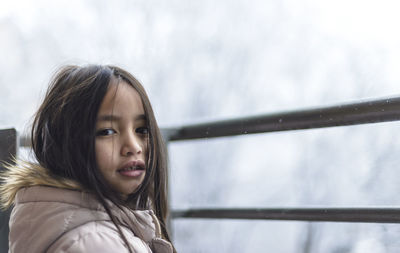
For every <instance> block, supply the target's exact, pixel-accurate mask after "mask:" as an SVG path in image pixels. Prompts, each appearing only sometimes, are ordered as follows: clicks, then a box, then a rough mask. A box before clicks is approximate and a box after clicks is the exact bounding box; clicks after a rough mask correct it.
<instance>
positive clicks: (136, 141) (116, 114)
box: [0, 65, 175, 253]
mask: <svg viewBox="0 0 400 253" xmlns="http://www.w3.org/2000/svg"><path fill="white" fill-rule="evenodd" d="M32 149H33V153H34V155H35V158H36V160H37V163H28V162H23V161H16V164H15V165H13V166H8V170H7V171H6V172H5V173H3V174H2V176H1V179H2V181H3V184H2V185H1V188H0V194H1V195H0V196H1V202H2V204H3V208H8V207H10V206H12V205H13V206H14V207H13V210H12V213H11V217H10V222H9V226H10V234H9V252H18V253H19V252H175V249H174V247H173V246H172V244H171V243H170V239H169V236H168V232H167V228H166V225H165V223H166V216H167V212H168V208H167V207H168V204H167V174H168V172H167V161H166V151H165V147H164V143H163V140H162V137H161V134H160V131H159V128H158V126H157V123H156V120H155V117H154V113H153V110H152V107H151V105H150V101H149V99H148V97H147V95H146V92H145V91H144V89H143V87H142V85H141V84H140V83H139V82H138V81H137V80H136V79H135V78H134V77H133V76H132V75H131V74H129V73H128V72H127V71H125V70H123V69H121V68H118V67H115V66H97V65H90V66H84V67H79V66H66V67H63V68H61V69H60V70H59V71H58V72H57V73H56V75H55V76H54V78H53V80H52V82H51V83H50V87H49V89H48V91H47V93H46V97H45V99H44V101H43V103H42V105H41V106H40V108H39V110H38V112H37V114H36V116H35V118H34V121H33V127H32Z"/></svg>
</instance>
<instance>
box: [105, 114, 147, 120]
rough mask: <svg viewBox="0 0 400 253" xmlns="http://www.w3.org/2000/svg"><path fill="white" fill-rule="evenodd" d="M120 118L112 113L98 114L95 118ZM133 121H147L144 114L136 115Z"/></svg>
mask: <svg viewBox="0 0 400 253" xmlns="http://www.w3.org/2000/svg"><path fill="white" fill-rule="evenodd" d="M120 119H121V117H120V116H117V115H112V114H106V115H100V116H99V117H98V118H97V121H119V120H120ZM134 120H135V121H139V120H145V121H147V117H146V115H144V114H139V115H138V116H136V117H135V119H134Z"/></svg>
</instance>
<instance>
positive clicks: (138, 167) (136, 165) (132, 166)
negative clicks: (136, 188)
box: [117, 160, 146, 177]
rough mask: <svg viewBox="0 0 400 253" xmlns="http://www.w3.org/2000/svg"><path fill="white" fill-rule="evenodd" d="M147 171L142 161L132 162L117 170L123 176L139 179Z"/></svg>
mask: <svg viewBox="0 0 400 253" xmlns="http://www.w3.org/2000/svg"><path fill="white" fill-rule="evenodd" d="M145 170H146V167H145V164H144V162H143V161H141V160H135V161H130V162H128V163H126V164H124V165H123V166H122V167H121V168H119V169H118V170H117V172H119V173H120V174H121V175H123V176H127V177H138V176H140V175H142V173H144V172H145Z"/></svg>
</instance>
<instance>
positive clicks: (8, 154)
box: [0, 128, 18, 252]
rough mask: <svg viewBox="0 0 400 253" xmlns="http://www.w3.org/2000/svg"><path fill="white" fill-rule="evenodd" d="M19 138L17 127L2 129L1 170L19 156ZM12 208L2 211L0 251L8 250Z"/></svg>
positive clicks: (0, 147) (0, 133)
mask: <svg viewBox="0 0 400 253" xmlns="http://www.w3.org/2000/svg"><path fill="white" fill-rule="evenodd" d="M17 150H18V139H17V131H16V130H15V129H13V128H12V129H2V130H0V161H1V163H0V170H1V171H2V170H3V169H4V167H3V163H4V162H6V163H12V161H13V160H12V158H13V157H16V156H17ZM10 212H11V209H9V210H7V211H4V212H0V252H8V233H9V228H8V220H9V218H10Z"/></svg>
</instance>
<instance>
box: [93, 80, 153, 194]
mask: <svg viewBox="0 0 400 253" xmlns="http://www.w3.org/2000/svg"><path fill="white" fill-rule="evenodd" d="M147 141H148V128H147V121H146V115H145V113H144V109H143V104H142V100H141V98H140V96H139V94H138V92H137V91H136V90H135V89H134V88H133V87H132V86H131V85H129V84H128V83H126V82H124V81H120V83H119V84H110V86H109V88H108V91H107V93H106V95H105V97H104V99H103V101H102V103H101V105H100V109H99V112H98V115H97V122H96V139H95V151H96V161H97V164H98V167H99V168H100V172H101V174H102V175H103V176H104V178H105V180H106V181H107V182H108V183H109V184H110V186H111V187H112V188H113V189H114V190H116V191H118V192H119V193H121V194H122V195H123V196H125V197H126V196H127V195H129V194H131V193H133V192H134V191H135V190H136V189H137V188H138V187H139V185H140V184H141V183H142V182H143V179H144V176H145V174H146V161H147Z"/></svg>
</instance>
